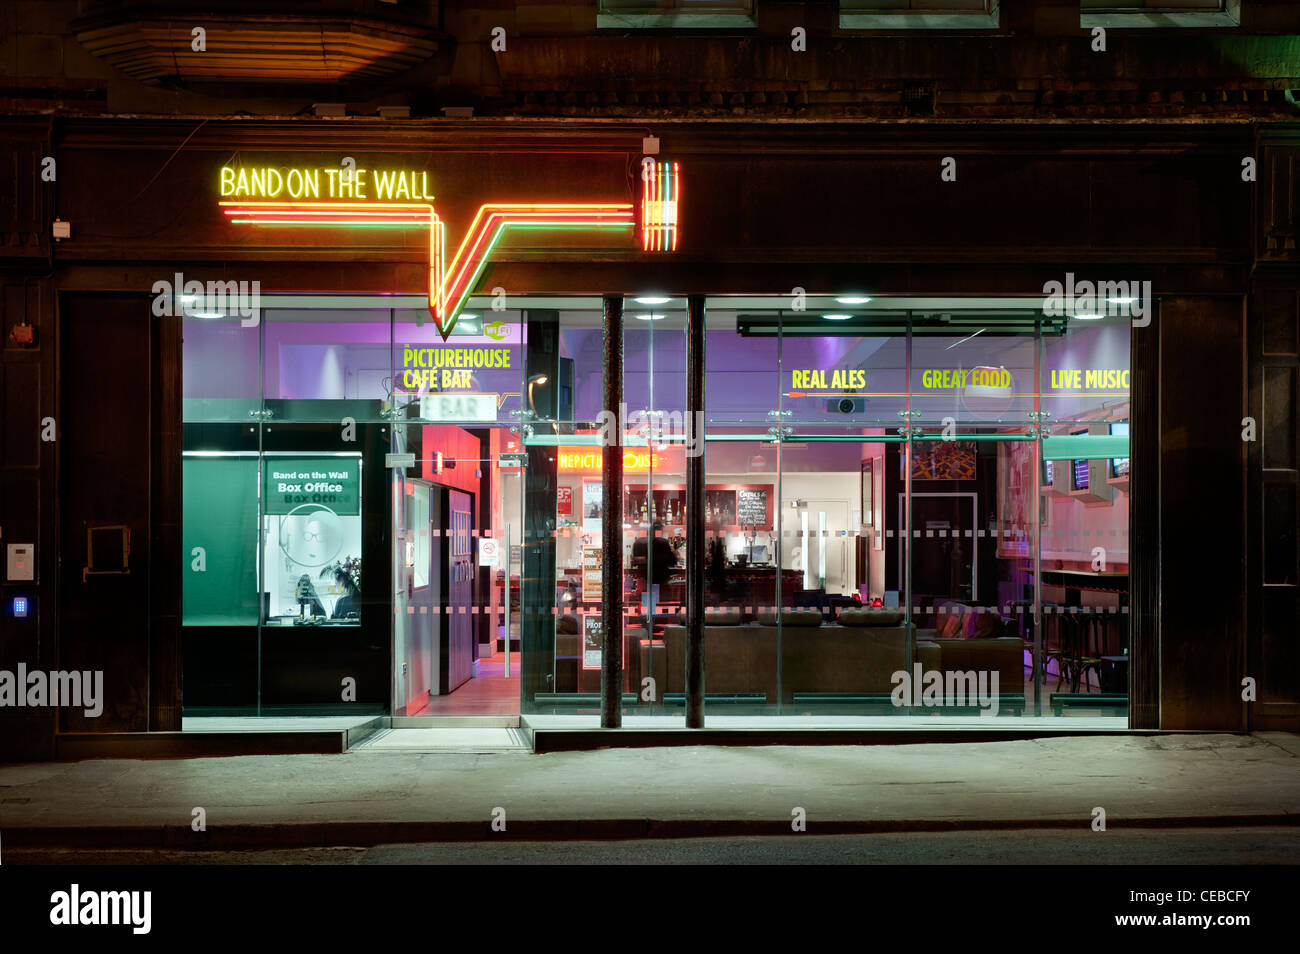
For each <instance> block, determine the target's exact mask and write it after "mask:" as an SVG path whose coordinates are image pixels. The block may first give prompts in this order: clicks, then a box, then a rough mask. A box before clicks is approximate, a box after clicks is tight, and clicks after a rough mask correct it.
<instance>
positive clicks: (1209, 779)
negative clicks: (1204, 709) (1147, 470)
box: [0, 733, 1300, 850]
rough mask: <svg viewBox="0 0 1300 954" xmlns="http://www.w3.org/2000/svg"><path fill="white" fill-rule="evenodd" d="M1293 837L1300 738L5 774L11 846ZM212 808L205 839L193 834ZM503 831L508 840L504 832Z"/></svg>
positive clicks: (382, 759)
mask: <svg viewBox="0 0 1300 954" xmlns="http://www.w3.org/2000/svg"><path fill="white" fill-rule="evenodd" d="M1098 808H1100V809H1104V811H1105V815H1106V823H1107V829H1108V831H1111V832H1113V831H1116V830H1121V829H1132V828H1172V827H1188V826H1193V827H1221V828H1228V827H1232V828H1241V827H1256V826H1274V827H1279V826H1280V827H1288V828H1289V827H1291V826H1295V825H1297V824H1300V736H1295V735H1289V734H1278V733H1269V734H1260V735H1255V736H1233V735H1157V736H1145V737H1137V736H1108V737H1078V738H1050V739H1036V740H1030V741H1016V742H987V743H973V744H948V745H936V744H930V745H880V746H860V747H852V746H833V747H832V746H827V747H809V748H801V747H790V746H761V747H759V746H756V747H707V746H701V747H674V748H663V749H605V750H599V751H594V752H568V753H555V754H551V755H533V754H530V753H527V752H499V753H493V754H481V753H480V754H455V753H433V754H419V753H411V752H400V751H376V750H360V751H354V752H351V753H348V754H346V755H323V756H317V755H292V756H246V757H239V758H211V759H183V760H170V761H168V760H158V761H140V760H92V761H84V762H76V763H39V764H27V765H14V766H4V767H0V845H3V848H4V849H5V850H13V849H20V848H23V847H37V846H44V847H52V846H75V847H78V848H82V849H86V848H92V847H93V848H144V849H150V848H206V849H210V850H220V849H226V850H228V849H238V848H302V847H310V846H361V847H365V846H374V845H380V844H388V843H408V844H409V843H424V842H444V841H465V840H476V841H481V840H505V839H509V840H511V841H533V840H569V841H573V840H588V841H594V840H605V839H610V838H620V839H645V838H654V839H658V838H666V837H683V836H690V837H702V836H709V837H735V836H747V835H760V834H761V835H782V834H787V835H788V834H790V833H791V830H792V829H791V825H792V820H793V819H795V818H796V817H798V815H799V812H800V811H802V813H803V814H804V815H805V816H806V819H807V832H808V833H809V834H833V833H848V834H868V833H880V832H898V831H949V830H966V831H974V830H988V829H1035V828H1057V829H1075V830H1077V831H1080V832H1086V833H1089V834H1091V833H1092V831H1091V825H1092V821H1093V817H1094V810H1095V809H1098ZM197 809H202V812H203V816H204V818H205V821H206V830H205V831H201V832H195V831H193V830H192V824H191V822H192V819H193V818H194V816H195V813H196V810H197ZM494 818H495V819H497V820H498V827H499V825H500V821H501V820H504V824H505V831H499V830H494V829H493V828H492V823H493V820H494Z"/></svg>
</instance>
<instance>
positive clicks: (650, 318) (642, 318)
mask: <svg viewBox="0 0 1300 954" xmlns="http://www.w3.org/2000/svg"><path fill="white" fill-rule="evenodd" d="M663 317H664V316H663V315H637V316H636V319H637V320H638V321H660V320H661V319H662V318H663Z"/></svg>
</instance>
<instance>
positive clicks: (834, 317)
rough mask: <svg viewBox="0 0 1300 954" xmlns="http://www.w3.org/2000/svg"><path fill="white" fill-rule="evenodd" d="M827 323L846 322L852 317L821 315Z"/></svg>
mask: <svg viewBox="0 0 1300 954" xmlns="http://www.w3.org/2000/svg"><path fill="white" fill-rule="evenodd" d="M822 317H823V318H825V319H826V320H827V321H848V320H849V319H850V318H852V317H853V316H852V315H822Z"/></svg>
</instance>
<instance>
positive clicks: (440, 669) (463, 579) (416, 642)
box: [392, 424, 520, 720]
mask: <svg viewBox="0 0 1300 954" xmlns="http://www.w3.org/2000/svg"><path fill="white" fill-rule="evenodd" d="M399 433H400V431H399ZM400 439H401V441H402V442H404V443H405V446H406V447H408V448H409V450H408V451H407V452H408V453H411V454H412V456H413V457H414V464H413V465H408V466H407V467H406V468H395V469H394V470H393V477H392V481H393V507H392V516H393V669H392V671H393V715H394V716H395V717H406V718H433V719H438V720H441V719H445V718H448V717H451V718H467V717H470V718H472V717H494V718H496V717H517V716H518V714H519V654H518V643H517V641H516V642H515V644H514V646H513V647H509V645H508V643H507V642H506V640H507V634H508V633H509V632H510V631H511V629H512V626H511V622H512V621H511V615H512V611H513V613H514V614H515V619H514V621H513V630H514V632H515V633H517V632H518V620H517V613H518V605H519V603H518V585H519V584H518V574H517V560H516V561H515V569H516V572H514V573H512V572H511V557H512V553H514V552H516V548H517V543H512V541H518V539H519V535H520V530H519V519H520V506H519V501H518V494H519V488H520V479H519V477H518V476H517V474H516V473H512V472H511V471H510V470H509V469H508V468H507V469H505V470H502V468H501V466H500V465H501V461H500V454H501V451H502V449H503V448H505V447H507V446H508V445H509V441H510V436H509V433H508V431H507V429H505V428H497V427H484V428H472V427H461V426H453V425H424V424H421V425H408V426H407V427H406V429H405V434H404V435H403V436H402V437H401V438H400ZM512 590H513V597H512ZM510 648H513V655H511V654H510V652H509V651H508V650H509V649H510Z"/></svg>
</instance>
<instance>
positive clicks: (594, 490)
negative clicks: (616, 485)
mask: <svg viewBox="0 0 1300 954" xmlns="http://www.w3.org/2000/svg"><path fill="white" fill-rule="evenodd" d="M603 491H604V488H603V487H602V486H601V483H600V481H598V480H584V481H583V482H582V529H583V530H585V531H586V532H588V533H599V532H600V527H601V515H602V514H603V513H604V509H603V508H604V498H603V497H602V493H603Z"/></svg>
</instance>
